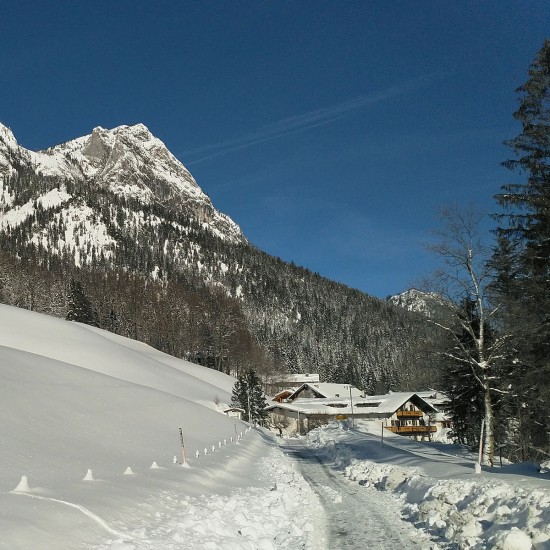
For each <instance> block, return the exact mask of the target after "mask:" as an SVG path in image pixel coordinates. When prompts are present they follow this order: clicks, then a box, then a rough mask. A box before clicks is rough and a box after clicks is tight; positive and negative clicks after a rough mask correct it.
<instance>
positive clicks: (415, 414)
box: [397, 411, 424, 418]
mask: <svg viewBox="0 0 550 550" xmlns="http://www.w3.org/2000/svg"><path fill="white" fill-rule="evenodd" d="M423 416H424V413H423V412H422V411H397V418H422V417H423Z"/></svg>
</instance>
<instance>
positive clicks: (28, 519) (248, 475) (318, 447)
mask: <svg viewBox="0 0 550 550" xmlns="http://www.w3.org/2000/svg"><path fill="white" fill-rule="evenodd" d="M233 383H234V379H232V378H231V377H229V376H226V375H224V374H222V373H219V372H216V371H213V370H210V369H206V368H203V367H200V366H197V365H193V364H191V363H188V362H185V361H181V360H179V359H175V358H173V357H170V356H168V355H165V354H163V353H160V352H158V351H156V350H154V349H152V348H150V347H148V346H146V345H144V344H141V343H139V342H135V341H132V340H128V339H126V338H122V337H119V336H116V335H113V334H111V333H108V332H104V331H101V330H99V329H95V328H92V327H88V326H85V325H79V324H77V323H70V322H67V321H63V320H60V319H55V318H52V317H48V316H44V315H40V314H37V313H32V312H29V311H25V310H20V309H17V308H12V307H9V306H5V305H0V404H1V414H0V465H1V467H0V548H6V549H10V550H12V549H33V550H34V549H52V548H55V549H56V550H58V549H61V550H63V549H81V548H82V549H87V550H146V549H147V550H157V549H158V550H160V549H163V550H164V549H168V550H170V549H181V548H192V549H198V548H200V549H217V548H219V549H229V550H231V549H248V550H262V549H279V548H280V549H285V548H286V549H295V548H310V549H315V550H317V549H319V550H321V549H324V548H335V547H337V546H338V545H339V546H340V547H346V548H354V547H356V546H354V542H353V540H352V539H351V538H350V533H351V528H349V527H350V523H354V524H355V523H358V522H361V521H363V520H362V519H361V518H362V514H361V511H362V510H367V509H368V508H369V507H370V510H371V513H370V514H369V515H368V517H365V518H364V525H363V526H362V529H363V532H364V533H365V535H364V536H363V535H361V537H360V539H357V540H367V538H368V539H369V540H373V541H374V540H379V541H383V540H399V541H402V544H403V545H402V547H407V548H456V547H458V548H475V549H482V548H495V549H502V550H524V549H529V548H535V549H537V550H541V549H545V548H550V526H549V525H550V473H540V472H539V471H538V469H537V467H536V466H535V465H523V466H514V465H509V466H506V467H505V468H502V469H498V468H496V469H495V470H494V471H492V472H489V471H488V470H484V471H483V472H482V473H481V474H475V470H474V464H473V461H472V459H471V458H470V457H468V456H462V455H461V454H459V453H458V454H457V449H455V448H453V447H452V446H448V445H447V446H443V445H440V446H439V447H438V446H437V445H435V444H434V445H428V444H420V443H416V442H414V441H410V440H408V439H406V438H402V437H399V436H394V435H393V434H389V433H386V434H385V437H384V444H383V445H382V444H381V442H380V428H379V426H378V425H377V424H371V423H363V424H360V425H359V427H358V428H357V429H355V430H349V431H346V430H344V429H342V427H341V426H340V425H336V426H329V427H325V428H323V429H318V430H316V431H314V432H312V433H311V434H310V435H309V436H308V437H307V438H302V439H300V440H299V444H300V445H302V444H303V443H308V444H309V450H310V451H311V453H312V458H311V460H310V462H312V461H313V460H317V458H319V457H321V459H322V464H321V466H322V467H323V468H324V473H323V475H324V476H325V478H326V479H325V481H323V480H322V479H320V480H319V481H314V480H313V479H309V481H310V482H311V483H312V485H313V486H314V487H315V488H316V491H313V490H312V488H311V486H310V485H309V484H308V483H307V482H306V481H305V480H304V478H303V477H302V476H301V475H300V474H299V473H298V472H299V471H300V470H301V471H304V472H305V469H304V468H300V467H298V465H297V464H293V460H295V461H296V462H297V461H298V458H297V456H295V457H294V459H293V458H292V457H291V456H287V455H285V454H284V453H283V452H282V451H281V450H280V448H279V446H278V444H277V442H276V441H275V440H274V436H272V435H271V434H270V433H268V432H266V431H263V430H260V429H255V428H252V429H250V427H249V426H248V425H247V424H246V423H244V422H240V421H238V420H235V419H233V418H230V417H228V416H226V415H224V414H223V409H224V406H225V405H226V404H227V403H229V401H230V392H231V389H232V386H233ZM180 427H181V428H182V432H183V436H184V441H185V456H186V465H185V466H184V465H182V464H181V463H182V462H183V451H182V447H181V441H180V432H179V429H180ZM304 452H305V453H307V452H308V449H307V448H306V449H304V450H303V452H301V456H302V458H301V459H300V460H303V456H304V454H303V453H304ZM174 459H175V462H174ZM546 467H548V465H546ZM327 468H329V469H330V472H332V471H334V472H335V473H336V475H335V476H333V475H332V474H331V475H330V476H329V475H328V474H329V470H328V469H327ZM307 471H308V472H309V474H308V475H309V478H311V477H312V475H314V472H315V471H316V470H315V469H314V468H309V469H308V470H307ZM342 474H343V475H342ZM327 476H328V477H327ZM338 480H341V481H342V483H346V484H349V485H351V484H357V485H355V486H356V487H357V490H358V491H361V492H363V491H366V492H370V495H372V503H371V498H370V497H369V496H364V493H362V494H361V497H360V498H359V497H358V498H357V499H355V497H354V494H355V492H354V491H350V490H349V489H344V488H342V486H340V485H339V484H338V483H339V481H338ZM329 483H330V485H329ZM380 489H384V490H386V491H387V495H384V498H383V499H382V498H380V495H379V493H377V492H376V491H377V490H380ZM339 491H341V492H340V493H339ZM377 496H378V498H377ZM382 502H383V505H382V504H381V503H382ZM327 503H328V504H327ZM339 506H342V508H343V510H339V509H338V507H339ZM376 506H378V507H379V508H380V506H383V507H384V510H382V509H380V510H379V511H380V513H376V514H375V513H374V512H377V511H378V510H377V509H376ZM393 506H394V508H392V507H393ZM346 507H347V508H346ZM352 508H353V514H351V513H347V512H351V511H352ZM382 512H384V513H382ZM399 514H401V515H402V516H403V517H405V518H406V519H408V520H409V522H410V524H409V525H410V526H412V525H414V526H416V527H417V528H418V529H420V530H423V531H426V532H427V533H428V536H426V535H425V534H424V535H422V533H418V531H415V530H414V529H412V527H411V530H410V529H409V526H405V525H404V524H403V523H402V522H401V523H399V522H400V521H401V520H400V519H399V517H398V516H399ZM335 518H336V519H337V520H338V521H339V524H338V529H336V530H335V528H334V526H333V524H331V520H334V519H335ZM350 518H356V519H355V520H353V521H352V520H351V519H350ZM376 518H378V519H376ZM347 520H350V521H347ZM346 521H347V527H346V529H344V528H343V526H344V523H345V522H346ZM333 523H334V522H333ZM398 523H399V525H400V527H399V530H398V531H396V532H395V533H394V534H392V535H391V536H390V537H389V538H388V537H386V535H385V534H384V529H391V528H392V527H393V528H396V525H397V524H398ZM340 531H341V532H342V533H343V532H344V531H346V532H347V533H348V535H347V536H348V539H346V540H344V539H342V540H341V544H340V540H338V541H337V542H338V544H337V545H336V546H335V539H334V537H335V533H336V536H338V537H340V536H342V537H344V535H343V534H342V535H340ZM355 535H357V533H355ZM364 537H366V538H364ZM429 537H431V539H432V540H431V541H430V538H429ZM409 541H410V544H409ZM380 544H382V546H380V545H379V546H372V547H373V548H378V547H380V548H386V547H387V545H386V546H384V544H385V543H380ZM400 544H401V543H400ZM405 544H406V546H405ZM394 546H395V545H394Z"/></svg>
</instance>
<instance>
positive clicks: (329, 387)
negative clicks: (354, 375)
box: [288, 382, 362, 401]
mask: <svg viewBox="0 0 550 550" xmlns="http://www.w3.org/2000/svg"><path fill="white" fill-rule="evenodd" d="M349 388H350V386H349V384H331V383H328V382H321V383H319V384H315V385H313V384H310V383H308V382H305V383H304V384H302V385H301V386H300V387H299V388H297V389H296V390H294V392H293V393H292V395H289V396H288V399H289V400H290V401H293V400H294V399H298V396H299V394H300V393H301V392H302V391H304V390H306V389H309V390H310V391H312V392H313V393H314V394H315V395H317V396H318V398H328V399H330V398H332V397H338V398H340V399H344V398H346V396H347V397H348V398H349ZM351 395H352V397H360V396H361V395H362V392H361V390H359V389H357V388H355V387H353V386H352V387H351ZM318 398H317V399H318ZM299 399H300V400H303V399H308V398H303V397H299Z"/></svg>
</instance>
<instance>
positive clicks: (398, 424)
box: [267, 386, 437, 440]
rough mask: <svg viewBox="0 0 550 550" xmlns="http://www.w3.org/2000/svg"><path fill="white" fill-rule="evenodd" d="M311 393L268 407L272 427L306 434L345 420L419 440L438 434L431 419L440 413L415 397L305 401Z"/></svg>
mask: <svg viewBox="0 0 550 550" xmlns="http://www.w3.org/2000/svg"><path fill="white" fill-rule="evenodd" d="M347 387H348V388H349V386H347ZM310 391H311V388H303V389H302V391H301V392H300V393H299V396H297V397H295V398H294V399H293V400H291V399H290V398H289V399H287V400H285V401H282V402H279V403H273V404H272V405H270V406H268V407H267V411H268V412H269V414H270V417H271V421H272V424H273V425H274V426H275V427H277V429H279V431H280V432H281V433H282V431H283V430H284V431H285V432H286V433H287V434H294V433H297V434H304V433H307V432H308V431H310V430H312V429H314V428H317V427H319V426H322V425H324V424H328V423H330V422H333V421H344V420H345V421H348V422H350V423H352V424H353V423H355V422H357V421H360V420H370V421H376V422H380V425H381V426H382V427H383V428H385V429H386V430H388V431H391V432H393V433H396V434H399V435H404V436H408V437H413V438H415V439H419V440H423V439H430V437H431V435H432V434H433V433H434V432H435V431H436V427H435V426H434V425H433V423H432V422H431V420H430V419H431V418H433V415H435V414H436V413H437V410H436V409H435V407H433V406H432V405H431V404H430V403H428V402H427V401H425V400H424V399H422V398H421V397H420V396H418V395H417V394H415V393H407V392H399V393H390V394H386V395H371V396H365V397H361V396H360V395H359V396H354V395H353V393H354V392H353V390H352V396H351V398H350V396H349V395H348V396H345V395H344V396H342V397H321V396H317V397H315V396H314V397H301V396H302V395H309V392H310ZM357 392H359V390H357ZM313 393H314V392H313ZM359 393H360V392H359ZM348 394H349V390H348Z"/></svg>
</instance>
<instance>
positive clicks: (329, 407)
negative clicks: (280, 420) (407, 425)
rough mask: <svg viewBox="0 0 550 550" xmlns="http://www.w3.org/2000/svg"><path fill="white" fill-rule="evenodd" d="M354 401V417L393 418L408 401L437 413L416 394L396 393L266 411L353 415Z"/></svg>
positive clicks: (312, 400) (303, 403) (302, 401)
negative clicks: (280, 410) (282, 410)
mask: <svg viewBox="0 0 550 550" xmlns="http://www.w3.org/2000/svg"><path fill="white" fill-rule="evenodd" d="M352 401H353V413H354V415H361V416H366V415H372V416H391V415H392V414H393V413H395V411H397V410H398V409H399V408H400V407H402V406H403V405H404V404H405V403H407V402H408V401H411V402H413V403H414V404H415V405H417V406H419V408H421V409H422V410H423V411H425V412H435V411H436V409H435V408H434V407H433V406H432V405H430V404H429V403H428V402H427V401H425V400H424V399H422V398H421V397H419V396H418V394H416V393H412V392H395V393H389V394H385V395H369V396H366V397H363V398H355V399H352V400H350V398H349V395H348V397H345V396H344V397H339V398H337V397H332V398H308V399H302V398H301V399H296V400H294V401H292V402H290V403H277V404H273V405H271V406H269V407H267V409H266V410H268V411H269V410H273V409H277V408H279V409H285V410H287V411H292V412H296V413H298V412H299V413H300V414H304V415H314V414H322V415H329V416H330V415H336V414H351V412H352V411H351V408H352Z"/></svg>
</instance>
